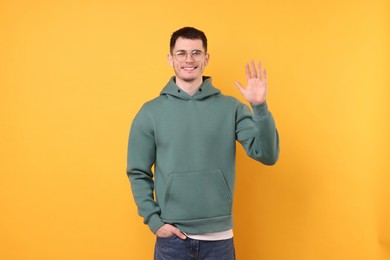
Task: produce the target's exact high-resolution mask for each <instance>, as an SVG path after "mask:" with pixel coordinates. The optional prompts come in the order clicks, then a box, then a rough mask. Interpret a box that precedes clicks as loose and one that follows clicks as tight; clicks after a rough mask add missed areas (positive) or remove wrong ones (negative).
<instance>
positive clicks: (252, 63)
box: [251, 60, 257, 78]
mask: <svg viewBox="0 0 390 260" xmlns="http://www.w3.org/2000/svg"><path fill="white" fill-rule="evenodd" d="M251 71H252V72H253V75H252V76H253V78H257V71H256V66H255V62H254V61H253V60H251Z"/></svg>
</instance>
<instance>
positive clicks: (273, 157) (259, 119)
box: [236, 102, 279, 165]
mask: <svg viewBox="0 0 390 260" xmlns="http://www.w3.org/2000/svg"><path fill="white" fill-rule="evenodd" d="M251 106H252V110H253V113H252V112H251V111H250V109H249V108H248V106H246V105H244V104H242V103H240V104H239V105H238V107H237V111H236V139H237V141H239V142H240V143H241V145H242V146H243V147H244V149H245V151H246V153H247V154H248V156H250V157H251V158H253V159H255V160H256V161H259V162H261V163H263V164H265V165H273V164H275V163H276V161H277V160H278V157H279V135H278V131H277V129H276V127H275V121H274V118H273V117H272V114H271V113H270V112H269V111H268V107H267V103H266V102H264V103H263V104H261V105H251Z"/></svg>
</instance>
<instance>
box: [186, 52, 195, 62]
mask: <svg viewBox="0 0 390 260" xmlns="http://www.w3.org/2000/svg"><path fill="white" fill-rule="evenodd" d="M187 59H189V61H188V62H194V58H193V57H192V53H187V54H186V59H185V61H186V62H187Z"/></svg>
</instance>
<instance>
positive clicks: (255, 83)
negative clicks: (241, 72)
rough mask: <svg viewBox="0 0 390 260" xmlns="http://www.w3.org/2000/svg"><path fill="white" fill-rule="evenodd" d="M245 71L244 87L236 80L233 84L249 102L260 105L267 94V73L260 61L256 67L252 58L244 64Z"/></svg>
mask: <svg viewBox="0 0 390 260" xmlns="http://www.w3.org/2000/svg"><path fill="white" fill-rule="evenodd" d="M245 73H246V80H247V86H246V88H244V87H243V86H242V85H241V83H240V82H238V81H235V82H234V84H236V86H237V87H238V89H239V90H240V91H241V93H242V95H243V96H244V98H245V99H246V100H247V101H248V102H250V103H251V104H253V105H260V104H262V103H264V102H265V98H266V96H267V73H266V71H265V70H262V68H261V62H260V61H259V63H258V67H257V68H256V66H255V62H254V61H253V60H252V61H251V63H250V64H245Z"/></svg>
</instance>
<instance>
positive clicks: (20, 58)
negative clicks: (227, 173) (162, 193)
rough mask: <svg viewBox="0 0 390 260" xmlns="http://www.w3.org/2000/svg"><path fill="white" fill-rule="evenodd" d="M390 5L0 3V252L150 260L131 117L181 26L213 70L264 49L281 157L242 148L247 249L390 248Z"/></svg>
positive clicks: (164, 67) (257, 253)
mask: <svg viewBox="0 0 390 260" xmlns="http://www.w3.org/2000/svg"><path fill="white" fill-rule="evenodd" d="M389 18H390V5H389V2H388V1H387V0H358V1H356V0H346V1H328V0H320V1H309V0H298V1H291V0H276V1H262V0H260V1H254V0H251V1H238V2H237V1H223V2H220V3H218V2H210V1H206V0H200V1H196V2H183V1H168V2H167V1H155V2H153V1H124V0H122V1H121V0H113V1H108V0H97V1H88V0H84V1H79V0H77V1H76V0H71V1H59V0H54V1H53V0H52V1H49V0H47V1H44V0H36V1H32V0H31V1H27V0H26V1H21V0H0V136H1V137H0V149H1V150H0V160H1V163H0V206H1V214H0V259H7V260H8V259H23V260H27V259H40V260H44V259H50V260H52V259H94V260H98V259H137V260H138V259H151V258H152V254H153V246H154V236H153V234H151V233H150V232H149V229H148V228H147V227H146V226H145V225H144V224H143V223H142V219H141V218H140V217H139V216H138V215H137V211H136V207H135V204H134V202H133V199H132V196H131V190H130V187H129V182H128V180H127V176H126V173H125V169H126V152H127V138H128V133H129V128H130V123H131V121H132V119H133V117H134V115H135V113H136V112H137V111H138V109H139V108H140V106H141V105H142V104H143V103H144V102H145V101H147V100H149V99H151V98H154V97H155V96H156V95H158V93H159V92H160V90H161V89H162V87H163V86H164V84H165V83H166V82H167V81H168V78H169V77H170V76H171V75H172V74H173V71H172V68H171V67H169V65H168V63H167V60H166V56H167V54H168V51H169V48H168V43H169V38H170V35H171V33H172V32H173V31H174V30H176V29H178V28H180V27H183V26H188V25H190V26H195V27H197V28H199V29H201V30H204V31H205V33H206V34H207V36H208V38H209V52H210V54H211V58H210V64H209V66H208V67H207V68H206V71H205V74H206V75H212V76H213V81H214V83H215V85H216V86H217V87H218V88H220V89H221V90H222V91H223V92H224V93H226V94H229V95H234V96H236V97H238V98H240V99H241V100H243V99H242V97H241V96H240V93H239V91H238V90H237V89H236V87H235V86H234V84H233V82H234V80H239V81H241V82H244V81H245V73H244V64H245V63H246V62H248V61H249V60H250V59H251V58H255V59H261V60H262V61H263V64H264V65H265V66H266V68H267V71H268V79H269V96H268V103H269V107H270V109H271V111H272V113H273V115H274V117H275V120H276V122H277V126H278V129H279V132H280V137H281V157H280V161H279V162H278V164H277V165H275V166H273V167H266V166H262V165H260V164H258V163H256V162H254V161H253V160H251V159H249V158H248V157H246V155H245V154H244V152H243V150H242V149H241V147H240V148H239V149H238V152H237V153H238V155H237V156H238V163H237V164H238V165H237V168H238V169H237V170H238V179H237V190H236V198H235V204H234V208H235V229H234V232H235V233H234V234H235V242H236V250H237V256H238V259H245V260H251V259H254V260H257V259H262V260H293V259H297V260H313V259H315V260H329V259H334V260H336V259H339V260H346V259H353V260H372V259H375V260H376V259H378V260H379V259H380V260H385V259H390V200H389V199H390V192H389V188H388V187H389V185H390V177H389V172H390V162H389V152H390V151H389V150H390V138H389V137H390V134H389V133H390V121H389V115H390V105H389V97H390V96H389V87H390V77H389V71H390V64H389V60H390V59H389V58H390V52H389V46H390V28H389V26H390V19H389Z"/></svg>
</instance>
